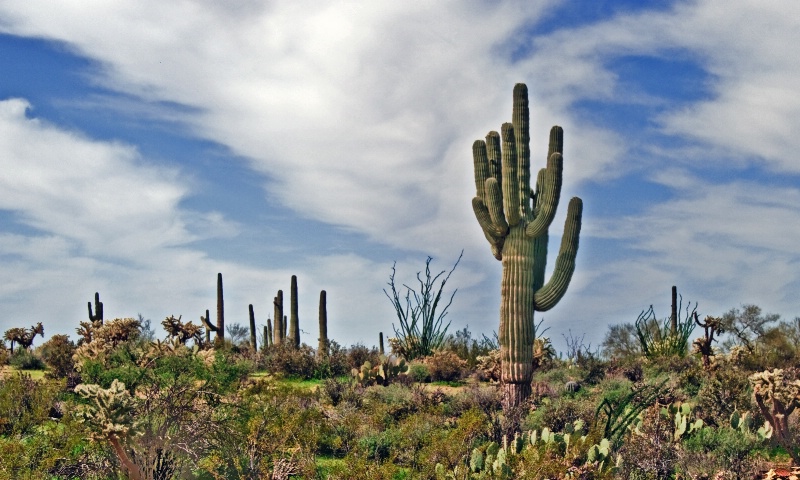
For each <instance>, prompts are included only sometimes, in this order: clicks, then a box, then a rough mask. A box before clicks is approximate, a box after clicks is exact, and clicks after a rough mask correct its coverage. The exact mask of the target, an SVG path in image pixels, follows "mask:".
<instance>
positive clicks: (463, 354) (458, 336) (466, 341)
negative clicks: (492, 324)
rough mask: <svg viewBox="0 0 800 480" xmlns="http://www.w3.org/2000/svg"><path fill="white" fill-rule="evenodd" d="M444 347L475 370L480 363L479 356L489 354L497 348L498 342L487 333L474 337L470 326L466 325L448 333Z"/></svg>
mask: <svg viewBox="0 0 800 480" xmlns="http://www.w3.org/2000/svg"><path fill="white" fill-rule="evenodd" d="M444 348H445V349H446V350H450V351H452V352H453V353H455V354H456V355H458V356H459V358H461V359H462V360H464V361H466V362H467V367H468V368H469V369H470V370H473V369H475V366H476V365H477V364H478V357H480V356H484V355H487V354H488V353H489V352H490V351H492V350H494V349H496V348H497V342H495V341H494V340H493V339H491V338H489V337H487V336H486V335H483V337H482V338H481V339H474V338H472V332H470V331H469V326H466V327H464V328H463V329H461V330H458V331H456V332H455V333H454V334H450V335H448V336H447V339H446V340H445V346H444Z"/></svg>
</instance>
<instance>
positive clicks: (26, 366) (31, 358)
mask: <svg viewBox="0 0 800 480" xmlns="http://www.w3.org/2000/svg"><path fill="white" fill-rule="evenodd" d="M8 363H9V365H11V366H12V367H15V368H17V369H19V370H44V369H45V368H47V365H45V364H44V362H43V361H42V359H41V358H39V356H38V355H36V354H35V353H33V352H31V351H30V350H27V349H24V348H18V349H16V350H14V353H13V354H12V355H11V358H10V359H9V360H8Z"/></svg>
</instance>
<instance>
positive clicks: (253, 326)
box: [248, 303, 258, 352]
mask: <svg viewBox="0 0 800 480" xmlns="http://www.w3.org/2000/svg"><path fill="white" fill-rule="evenodd" d="M248 310H249V312H250V346H251V347H253V351H254V352H256V351H258V346H257V344H256V314H255V312H254V311H253V304H252V303H251V304H250V305H249V306H248Z"/></svg>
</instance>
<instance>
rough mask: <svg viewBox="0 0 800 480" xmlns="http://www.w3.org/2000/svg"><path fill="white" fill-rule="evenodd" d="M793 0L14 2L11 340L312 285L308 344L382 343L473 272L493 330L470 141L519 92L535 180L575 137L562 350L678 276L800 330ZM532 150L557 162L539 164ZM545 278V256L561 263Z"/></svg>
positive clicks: (4, 186)
mask: <svg viewBox="0 0 800 480" xmlns="http://www.w3.org/2000/svg"><path fill="white" fill-rule="evenodd" d="M797 18H800V4H797V3H796V2H790V1H783V2H780V1H767V2H764V1H758V2H756V1H735V2H724V3H720V2H713V1H695V2H638V1H637V2H600V1H588V0H587V1H580V2H575V1H570V2H567V1H555V0H552V1H534V2H531V1H493V2H481V1H465V2H381V1H377V2H345V1H332V2H325V7H322V8H321V7H320V4H319V3H318V2H304V1H295V2H272V3H270V4H267V3H266V2H261V1H247V0H241V1H237V2H224V5H223V4H221V3H219V2H211V1H201V0H196V1H182V2H159V1H154V0H141V1H136V2H130V1H116V2H114V1H111V2H95V3H91V4H90V3H87V2H57V3H55V4H54V3H53V2H46V1H35V0H20V1H17V0H8V1H5V2H3V3H2V4H0V71H2V75H0V167H2V171H3V174H2V176H0V260H1V261H2V265H3V268H2V269H0V305H2V311H3V314H2V315H0V331H4V330H5V329H7V328H10V327H13V326H28V325H30V324H33V323H35V322H38V321H41V322H42V323H44V325H45V331H46V333H47V334H48V336H49V335H51V334H53V333H70V334H72V335H73V336H74V329H75V327H77V323H78V322H79V321H80V320H84V319H85V318H86V315H87V313H86V302H87V301H89V300H91V299H92V297H93V294H94V292H95V291H99V292H100V294H101V299H102V300H103V301H104V303H105V309H106V317H124V316H136V315H137V314H139V313H141V314H142V315H143V316H144V317H145V318H150V319H152V320H153V321H154V323H159V322H160V321H161V320H162V319H163V318H164V317H166V316H168V315H173V314H174V315H182V316H183V318H184V319H191V320H197V319H198V318H199V316H200V315H201V314H202V313H203V312H204V311H205V309H212V310H213V308H214V307H215V301H216V300H215V295H216V283H215V282H216V274H217V272H222V273H223V276H224V280H225V300H226V320H227V321H228V322H240V323H243V324H244V323H246V321H247V311H248V310H247V305H248V304H250V303H252V304H253V305H254V308H255V312H256V317H257V320H258V322H259V323H265V322H266V318H267V316H268V315H271V313H272V308H271V302H272V298H273V297H274V295H275V293H276V292H277V290H278V289H284V290H288V288H289V280H290V277H291V275H297V276H298V278H299V289H300V321H301V328H302V330H303V338H302V339H303V341H305V342H307V343H309V344H312V345H313V344H314V343H315V342H316V337H317V329H316V312H317V299H318V295H319V291H320V290H321V289H325V290H327V291H328V305H329V327H328V328H329V330H328V331H329V334H330V336H331V337H332V338H334V339H335V340H337V341H339V342H340V343H342V344H345V345H349V344H352V343H355V342H364V343H366V344H368V345H372V344H375V343H376V341H377V336H378V332H381V331H383V332H385V333H386V334H387V335H391V332H392V323H393V322H396V319H395V317H394V314H393V310H392V307H391V305H390V303H389V301H388V300H387V299H386V297H385V296H384V294H383V291H382V289H383V288H384V287H385V286H386V282H387V281H388V276H389V274H390V272H391V267H392V264H393V262H395V261H397V268H398V279H399V280H402V281H406V282H410V281H412V280H413V278H414V274H415V273H416V272H417V271H418V270H420V269H422V268H423V267H424V262H425V258H426V257H427V256H428V255H430V256H432V257H433V258H434V260H433V263H432V265H433V268H434V269H435V270H444V269H447V268H449V267H450V266H451V265H452V263H453V262H454V261H455V259H456V258H457V257H458V254H459V252H460V251H461V250H462V249H463V250H464V259H463V261H462V263H461V265H460V266H459V267H458V269H457V270H456V272H455V273H454V274H453V276H452V278H451V280H450V283H449V284H448V287H453V288H455V287H458V289H459V290H458V293H457V294H456V297H455V300H454V303H453V305H452V307H451V310H450V314H449V316H448V319H449V320H451V321H452V328H453V329H456V328H459V329H460V328H463V327H465V326H469V328H470V330H471V331H472V332H473V334H474V335H477V336H479V335H480V334H481V333H485V334H487V335H489V334H491V332H492V331H493V330H496V329H497V325H498V311H499V283H500V269H501V266H500V264H499V262H497V261H496V260H494V258H493V257H492V255H491V253H490V250H489V246H488V245H487V244H486V241H485V239H484V238H483V235H482V234H481V231H480V228H479V227H478V224H477V222H476V220H475V219H474V216H473V214H472V210H471V198H472V196H473V195H474V182H473V180H472V159H471V145H472V142H473V141H474V140H475V139H479V138H483V137H484V136H485V135H486V133H487V132H488V131H490V130H498V129H499V128H500V125H501V124H502V123H503V122H505V121H509V120H510V117H511V91H512V89H513V85H514V84H515V83H517V82H525V83H527V84H528V87H529V91H530V96H531V119H532V126H531V137H532V145H531V148H532V152H533V154H532V163H533V165H535V166H536V168H539V167H541V166H543V165H544V157H545V152H546V150H545V149H546V142H547V135H548V131H549V128H550V126H552V125H555V124H558V125H561V126H563V127H564V129H565V152H564V156H565V179H564V180H565V184H564V188H563V191H562V196H563V197H564V198H563V199H562V200H563V201H562V209H561V211H560V212H559V215H558V216H557V218H556V221H555V222H554V223H553V227H552V228H551V231H550V234H551V244H552V245H553V247H551V252H553V253H555V251H556V250H557V248H556V247H555V245H557V242H558V240H559V236H560V233H561V225H563V218H564V210H565V208H563V206H564V205H565V201H566V199H567V198H569V197H571V196H580V197H581V198H582V199H583V201H584V216H583V219H584V221H583V229H582V232H581V244H580V250H579V253H578V258H577V268H576V272H575V276H574V277H573V281H572V284H571V286H570V288H569V291H568V292H567V295H566V296H565V298H564V299H563V300H562V301H561V303H560V304H559V305H558V306H557V307H555V308H554V309H553V310H551V311H549V312H547V313H545V314H543V315H541V316H540V318H544V326H546V327H548V328H549V330H548V331H547V333H546V335H548V336H550V337H551V338H552V339H553V341H554V343H555V344H556V346H557V347H558V348H560V349H563V346H564V335H569V334H570V332H571V334H573V335H584V334H585V335H586V336H585V341H586V342H587V343H588V342H592V343H593V344H594V345H596V344H597V343H599V341H600V340H601V339H602V336H603V334H604V333H605V331H606V329H607V327H608V325H610V324H614V323H621V322H631V321H633V320H635V318H636V316H637V315H638V313H639V312H640V311H642V310H643V309H645V308H647V307H648V306H649V305H651V304H653V305H654V307H655V310H656V314H657V315H658V316H660V317H663V316H666V315H667V314H668V311H669V293H670V287H671V286H672V285H677V286H678V290H679V292H680V293H681V294H682V295H683V298H684V300H690V301H692V302H695V301H696V302H698V303H699V308H698V311H699V312H700V314H701V315H719V314H722V313H724V312H725V311H727V310H729V309H730V308H733V307H739V306H740V305H742V304H745V303H753V304H757V305H759V306H761V307H762V308H763V309H764V310H765V311H768V312H774V313H779V314H781V315H782V316H783V317H784V318H787V319H791V318H793V317H795V316H797V315H800V295H798V292H800V249H799V248H798V247H797V239H798V238H800V162H798V160H797V159H796V152H798V151H800V148H798V147H800V135H797V134H796V133H795V132H797V131H800V89H798V87H797V86H798V85H800V57H798V56H797V54H796V53H795V52H794V50H795V49H794V46H795V45H798V44H800V30H798V29H797V24H796V19H797ZM537 152H538V156H537ZM552 263H553V262H552V261H551V262H550V264H551V265H552Z"/></svg>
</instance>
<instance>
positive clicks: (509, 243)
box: [472, 83, 583, 410]
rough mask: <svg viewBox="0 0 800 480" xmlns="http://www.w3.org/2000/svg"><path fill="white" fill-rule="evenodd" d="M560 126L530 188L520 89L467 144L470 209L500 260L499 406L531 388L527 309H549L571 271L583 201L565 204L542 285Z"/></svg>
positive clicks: (557, 181)
mask: <svg viewBox="0 0 800 480" xmlns="http://www.w3.org/2000/svg"><path fill="white" fill-rule="evenodd" d="M563 135H564V134H563V130H562V129H561V127H558V126H555V127H553V128H552V129H551V130H550V145H549V149H548V153H547V167H546V168H543V169H541V170H540V171H539V174H538V176H537V179H536V189H535V190H531V187H530V135H529V111H528V88H527V87H526V86H525V84H522V83H519V84H517V85H515V86H514V107H513V113H512V123H505V124H503V126H502V129H501V134H498V133H497V132H494V131H492V132H489V134H488V135H487V136H486V141H483V140H477V141H475V143H474V144H473V146H472V154H473V161H474V166H475V187H476V190H477V193H476V196H475V198H473V199H472V207H473V210H474V212H475V216H476V217H477V219H478V223H479V224H480V226H481V228H482V230H483V233H484V235H485V236H486V239H487V240H488V241H489V244H490V245H491V248H492V254H493V255H494V256H495V258H497V259H498V260H501V261H502V264H503V276H502V283H501V288H500V295H501V300H500V356H501V379H502V382H503V407H504V408H505V409H506V410H508V409H510V408H514V407H516V406H518V405H520V404H521V403H522V402H523V401H524V400H525V399H527V398H528V396H530V393H531V378H532V375H533V342H534V340H535V339H536V331H535V324H534V320H533V316H534V312H535V311H540V312H541V311H546V310H549V309H551V308H553V307H554V306H555V305H556V303H558V301H559V300H560V299H561V298H562V297H563V296H564V293H565V292H566V291H567V286H568V285H569V282H570V279H571V278H572V273H573V272H574V270H575V256H576V254H577V251H578V237H579V234H580V228H581V214H582V210H583V203H582V201H581V199H580V198H578V197H574V198H572V199H571V200H570V202H569V206H568V207H567V220H566V223H565V225H564V235H563V237H562V239H561V247H560V250H559V253H558V257H557V259H556V265H555V269H554V270H553V274H552V276H551V278H550V280H548V281H547V283H545V266H546V262H547V243H548V232H547V231H548V228H549V227H550V223H552V221H553V218H554V217H555V213H556V208H557V206H558V201H559V197H560V195H561V183H562V169H563V158H562V151H563V138H564V137H563Z"/></svg>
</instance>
